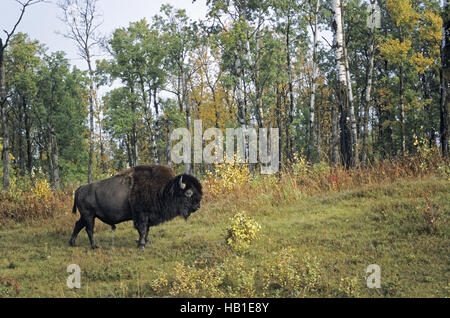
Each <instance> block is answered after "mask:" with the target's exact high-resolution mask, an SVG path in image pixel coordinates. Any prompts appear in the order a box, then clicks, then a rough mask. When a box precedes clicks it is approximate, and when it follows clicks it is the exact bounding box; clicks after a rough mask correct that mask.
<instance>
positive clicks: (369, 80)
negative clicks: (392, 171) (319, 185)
mask: <svg viewBox="0 0 450 318" xmlns="http://www.w3.org/2000/svg"><path fill="white" fill-rule="evenodd" d="M371 3H372V4H373V3H374V1H373V0H372V1H371ZM372 16H374V12H372ZM374 32H375V23H374V21H372V24H371V25H370V42H369V43H370V44H369V52H368V55H369V66H368V71H367V85H366V94H365V103H364V119H363V136H362V138H363V141H362V153H361V161H362V164H363V165H367V158H368V154H369V146H368V137H369V111H370V100H371V93H372V75H373V68H374V54H373V53H374Z"/></svg>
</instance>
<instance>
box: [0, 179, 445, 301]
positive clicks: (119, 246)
mask: <svg viewBox="0 0 450 318" xmlns="http://www.w3.org/2000/svg"><path fill="white" fill-rule="evenodd" d="M239 209H240V208H239V205H238V204H233V202H229V201H227V200H225V199H224V200H222V201H220V202H215V203H207V204H206V205H204V206H203V207H202V209H201V210H200V211H198V212H197V213H195V214H193V215H192V216H191V217H190V218H189V220H188V221H187V222H185V221H184V220H183V219H181V218H178V219H175V220H174V221H172V222H169V223H166V224H163V225H161V226H158V227H156V228H151V229H150V235H149V238H150V241H151V244H150V245H149V246H148V248H147V249H146V250H145V251H140V250H137V248H136V243H135V240H136V239H137V232H136V231H135V230H134V229H133V227H132V223H131V222H127V223H124V224H119V226H118V227H117V230H116V232H115V234H113V233H112V232H111V230H110V228H109V227H108V226H106V225H104V224H102V223H101V221H99V220H97V224H96V239H97V242H98V244H99V245H100V247H101V248H100V249H98V250H94V251H92V250H90V249H89V243H88V239H87V235H86V233H85V232H84V231H82V232H81V233H80V235H79V238H78V241H77V247H75V248H71V247H69V246H68V243H67V242H68V239H69V237H70V234H71V231H72V228H73V224H74V223H75V221H76V220H77V218H78V216H77V218H75V217H74V216H73V215H72V214H71V213H70V211H65V212H64V213H61V214H60V215H58V216H57V217H54V218H50V219H46V220H41V221H35V222H33V223H31V224H14V225H9V226H8V227H6V226H3V228H1V229H0V251H1V252H0V255H1V258H0V277H1V278H11V279H13V280H14V281H15V282H17V285H18V288H19V294H17V293H16V291H15V290H14V288H13V286H8V285H10V284H9V283H7V282H6V281H3V283H0V297H9V296H12V297H14V296H16V295H18V296H19V297H136V296H138V297H163V296H165V297H167V296H169V297H170V296H188V297H189V296H209V297H217V296H225V297H230V296H231V297H234V296H239V297H253V296H256V297H266V296H268V297H335V296H337V297H392V296H395V297H448V296H450V285H449V281H450V280H449V278H450V273H449V271H448V268H449V265H450V262H449V256H450V244H449V243H450V241H449V234H450V231H449V224H448V218H449V214H450V182H449V181H448V180H446V179H442V178H435V177H430V178H425V179H411V180H399V181H397V182H395V183H392V184H383V185H378V186H372V187H370V188H369V187H361V188H359V189H355V190H352V191H342V192H334V193H333V192H331V193H326V194H320V195H314V196H309V197H308V196H306V195H301V194H299V195H298V196H297V199H296V200H294V201H290V202H282V203H280V202H277V201H276V200H274V199H273V198H270V197H268V196H267V195H265V194H263V193H262V194H258V195H257V196H256V197H255V198H251V199H249V204H247V205H246V209H247V211H246V215H247V216H248V217H249V218H250V219H251V220H253V221H255V222H257V223H258V224H259V225H260V226H261V230H260V231H259V232H258V237H259V238H258V239H257V240H255V241H254V242H252V244H251V246H250V248H249V249H247V250H244V251H235V250H232V249H231V248H230V247H229V246H228V245H227V242H226V240H225V238H226V235H227V229H228V228H229V225H230V217H231V216H232V215H233V214H234V213H236V212H239ZM69 264H78V265H79V266H80V268H81V288H80V289H74V290H72V289H69V288H68V287H67V286H66V280H67V277H68V276H69V273H67V266H68V265H69ZM370 264H377V265H379V266H380V269H381V288H380V289H369V288H367V286H366V277H367V274H366V268H367V266H368V265H370Z"/></svg>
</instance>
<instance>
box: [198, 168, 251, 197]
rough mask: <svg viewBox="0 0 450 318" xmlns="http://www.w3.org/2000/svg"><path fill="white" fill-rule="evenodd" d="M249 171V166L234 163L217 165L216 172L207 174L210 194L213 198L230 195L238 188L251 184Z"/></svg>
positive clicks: (206, 179)
mask: <svg viewBox="0 0 450 318" xmlns="http://www.w3.org/2000/svg"><path fill="white" fill-rule="evenodd" d="M249 175H250V174H249V170H248V166H247V164H245V163H244V164H239V163H237V160H235V162H234V163H231V164H230V163H220V164H216V165H215V167H214V171H212V172H211V171H207V172H206V178H205V181H206V185H207V188H208V193H209V194H211V195H212V196H213V197H217V196H219V195H222V194H226V193H230V192H232V191H233V190H235V189H236V188H238V187H240V186H243V185H246V184H248V182H249V178H250V177H249Z"/></svg>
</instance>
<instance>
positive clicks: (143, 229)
mask: <svg viewBox="0 0 450 318" xmlns="http://www.w3.org/2000/svg"><path fill="white" fill-rule="evenodd" d="M137 230H138V232H139V242H138V248H140V249H141V250H144V249H145V244H146V243H147V237H148V227H147V225H146V224H139V225H138V229H137Z"/></svg>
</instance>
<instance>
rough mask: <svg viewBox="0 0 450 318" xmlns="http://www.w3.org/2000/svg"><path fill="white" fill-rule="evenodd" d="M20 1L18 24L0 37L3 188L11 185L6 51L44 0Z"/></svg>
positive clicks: (17, 0)
mask: <svg viewBox="0 0 450 318" xmlns="http://www.w3.org/2000/svg"><path fill="white" fill-rule="evenodd" d="M15 1H16V2H17V3H19V4H20V5H21V6H22V8H21V12H20V16H19V18H18V19H17V22H16V24H15V25H14V26H13V28H12V30H11V31H10V32H8V31H6V30H4V32H5V33H6V39H5V40H4V41H3V38H0V107H1V118H2V140H3V145H2V146H3V148H2V162H3V189H5V190H7V189H9V187H10V184H9V175H10V171H9V170H10V169H9V167H10V162H9V150H10V149H9V134H8V117H7V110H6V107H7V92H6V79H5V68H4V57H5V51H6V48H7V47H8V43H9V41H10V39H11V37H12V36H13V35H14V33H15V32H16V29H17V26H18V25H19V24H20V22H21V21H22V18H23V16H24V14H25V10H26V9H27V8H28V7H29V6H31V5H33V4H37V3H39V2H43V0H27V1H19V0H15Z"/></svg>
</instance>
